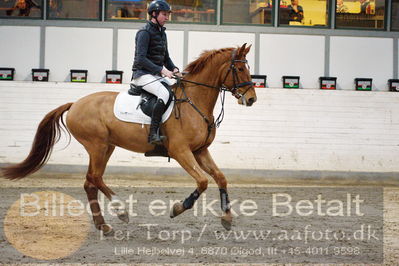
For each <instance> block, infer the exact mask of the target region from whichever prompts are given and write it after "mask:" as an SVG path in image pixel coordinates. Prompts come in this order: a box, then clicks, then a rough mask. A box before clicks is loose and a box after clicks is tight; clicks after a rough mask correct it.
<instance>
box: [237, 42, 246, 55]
mask: <svg viewBox="0 0 399 266" xmlns="http://www.w3.org/2000/svg"><path fill="white" fill-rule="evenodd" d="M246 45H247V43H244V44H243V45H242V46H241V48H240V49H239V50H238V53H237V57H238V58H241V57H242V56H245V54H244V52H245V46H246Z"/></svg>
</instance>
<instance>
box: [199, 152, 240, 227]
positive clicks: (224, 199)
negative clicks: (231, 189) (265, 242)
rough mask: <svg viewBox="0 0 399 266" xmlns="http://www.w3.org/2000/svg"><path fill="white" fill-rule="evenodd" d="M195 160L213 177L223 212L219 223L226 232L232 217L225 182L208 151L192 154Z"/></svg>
mask: <svg viewBox="0 0 399 266" xmlns="http://www.w3.org/2000/svg"><path fill="white" fill-rule="evenodd" d="M194 156H195V159H196V160H197V162H198V164H199V165H200V166H201V168H202V169H203V170H204V171H205V172H207V173H208V174H209V175H210V176H212V177H213V179H214V180H215V182H216V184H217V185H218V187H219V191H220V204H221V208H222V211H223V216H222V217H221V222H222V225H223V227H224V228H225V229H226V230H230V229H231V224H232V222H233V216H232V213H231V211H230V202H229V196H228V194H227V180H226V177H225V176H224V174H223V173H222V171H220V169H219V168H218V167H217V165H216V163H215V162H214V161H213V159H212V156H211V154H210V153H209V151H208V149H203V150H200V151H198V152H197V153H195V154H194Z"/></svg>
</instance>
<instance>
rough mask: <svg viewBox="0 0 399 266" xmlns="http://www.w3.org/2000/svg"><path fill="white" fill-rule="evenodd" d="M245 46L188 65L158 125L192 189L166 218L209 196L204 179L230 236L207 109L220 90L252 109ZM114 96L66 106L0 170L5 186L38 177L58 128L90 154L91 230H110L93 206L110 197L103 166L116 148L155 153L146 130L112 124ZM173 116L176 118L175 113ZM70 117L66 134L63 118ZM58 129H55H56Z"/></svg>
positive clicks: (85, 99)
mask: <svg viewBox="0 0 399 266" xmlns="http://www.w3.org/2000/svg"><path fill="white" fill-rule="evenodd" d="M249 50H250V46H249V47H246V44H244V45H242V46H241V47H239V48H237V49H236V48H224V49H219V50H211V51H205V52H203V53H202V54H201V56H200V57H199V58H198V59H196V60H195V61H193V62H192V63H190V64H189V65H188V66H187V67H186V69H185V71H186V72H187V74H186V75H185V77H184V79H183V80H182V81H181V83H180V86H177V87H176V88H175V96H176V99H175V106H174V108H175V110H174V112H175V111H178V113H179V114H180V115H179V116H176V115H173V114H172V115H171V116H170V118H169V119H168V120H167V121H166V122H165V123H164V124H163V125H162V131H163V133H164V135H165V136H166V137H167V138H166V139H165V140H164V143H163V144H164V147H165V148H166V150H167V152H168V155H169V156H170V157H171V158H173V159H175V160H176V161H177V162H178V163H179V164H180V165H181V166H182V167H183V168H184V169H185V170H186V171H187V173H189V174H190V175H191V176H192V177H193V178H194V179H195V181H196V182H197V189H196V190H195V191H194V192H193V193H192V194H191V195H189V197H187V198H186V199H185V200H184V201H182V202H179V203H176V204H175V205H174V206H173V207H172V210H171V214H170V215H171V217H172V218H173V217H175V216H177V215H179V214H181V213H182V212H184V211H185V210H187V209H190V208H192V206H193V205H194V203H195V201H196V200H197V199H198V197H199V196H200V194H201V193H202V192H204V191H205V190H206V189H207V186H208V178H207V174H209V175H210V176H212V177H213V179H214V180H215V182H216V184H217V185H218V187H219V190H220V197H221V207H222V211H223V215H222V217H221V222H222V225H223V226H224V227H225V228H226V229H227V230H230V228H231V224H232V219H233V217H232V214H231V211H230V204H229V198H228V194H227V181H226V178H225V176H224V175H223V173H222V172H221V171H220V170H219V168H218V167H217V166H216V164H215V162H214V161H213V159H212V157H211V155H210V153H209V151H208V147H209V145H210V144H211V143H212V141H213V140H214V138H215V133H216V129H215V119H214V117H213V109H214V107H215V104H216V101H217V99H218V95H219V92H220V91H222V90H225V91H229V92H231V93H232V94H233V95H234V96H235V97H236V98H238V103H239V104H244V105H246V106H251V105H252V104H253V103H254V102H255V101H256V94H255V90H254V88H253V86H252V82H251V75H250V73H249V69H248V67H247V60H246V55H247V53H248V52H249ZM116 96H117V93H116V92H99V93H94V94H91V95H88V96H86V97H83V98H81V99H80V100H78V101H77V102H75V103H67V104H64V105H62V106H60V107H58V108H56V109H55V110H53V111H51V112H49V113H48V114H47V115H46V116H45V117H44V119H43V120H42V121H41V123H40V124H39V126H38V129H37V132H36V135H35V138H34V142H33V144H32V148H31V151H30V153H29V155H28V156H27V158H26V159H25V160H24V161H22V162H21V163H19V164H16V165H11V166H8V167H5V168H3V175H4V176H5V177H6V178H8V179H20V178H23V177H25V176H27V175H29V174H32V173H33V172H35V171H37V170H39V169H40V168H41V167H42V166H43V165H44V164H45V163H46V162H47V160H48V158H49V156H50V153H51V151H52V148H53V145H54V144H55V143H56V142H57V141H58V140H59V137H60V129H61V124H62V125H63V126H64V127H66V128H67V129H68V130H69V132H70V133H72V135H73V136H74V137H75V138H76V140H77V141H79V142H80V143H81V144H82V145H83V146H84V148H85V149H86V151H87V152H88V154H89V157H90V162H89V167H88V171H87V174H86V181H85V183H84V189H85V191H86V193H87V198H88V200H89V202H90V207H91V211H92V215H93V220H94V224H95V226H96V228H97V229H99V230H102V231H103V233H104V235H105V234H110V233H112V231H113V229H112V227H111V226H110V225H109V224H106V223H105V221H104V217H103V216H102V214H101V210H100V206H99V204H98V201H97V193H98V190H100V191H101V192H103V193H104V194H105V195H106V196H107V198H108V199H109V200H112V199H113V198H114V199H115V198H116V195H115V193H114V192H113V191H112V190H111V189H110V188H109V187H107V186H106V185H105V183H104V182H103V178H102V176H103V174H104V171H105V167H106V164H107V162H108V159H109V158H110V156H111V154H112V152H113V151H114V149H115V146H118V147H122V148H124V149H127V150H130V151H133V152H140V153H145V152H149V151H152V150H154V146H153V145H151V144H148V143H147V135H148V132H149V127H148V126H145V127H142V125H141V124H136V123H127V122H123V121H120V120H118V119H117V118H116V117H115V115H114V113H113V106H114V102H115V98H116ZM176 109H178V110H176ZM67 111H68V114H67V117H66V126H65V124H64V121H63V118H62V116H63V114H64V113H65V112H67ZM60 123H61V124H60ZM115 209H117V214H118V217H119V218H120V219H121V220H123V221H125V222H128V220H129V215H128V213H127V212H126V210H125V209H121V208H119V209H118V206H115Z"/></svg>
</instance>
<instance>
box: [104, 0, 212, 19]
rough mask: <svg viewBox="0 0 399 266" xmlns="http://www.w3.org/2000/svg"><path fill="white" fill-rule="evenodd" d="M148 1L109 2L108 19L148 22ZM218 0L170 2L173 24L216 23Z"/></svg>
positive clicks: (108, 0) (111, 0)
mask: <svg viewBox="0 0 399 266" xmlns="http://www.w3.org/2000/svg"><path fill="white" fill-rule="evenodd" d="M150 2H151V1H148V0H147V1H146V0H107V15H106V17H107V19H119V20H146V19H148V17H147V6H148V4H149V3H150ZM216 2H217V0H169V1H168V3H169V4H170V5H171V6H172V10H173V13H172V14H171V16H170V21H172V22H191V23H215V22H216V12H215V10H216Z"/></svg>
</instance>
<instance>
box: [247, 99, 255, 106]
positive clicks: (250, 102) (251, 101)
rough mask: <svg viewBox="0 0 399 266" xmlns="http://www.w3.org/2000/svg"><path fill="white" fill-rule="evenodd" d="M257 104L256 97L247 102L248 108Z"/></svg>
mask: <svg viewBox="0 0 399 266" xmlns="http://www.w3.org/2000/svg"><path fill="white" fill-rule="evenodd" d="M255 102H256V97H252V98H249V99H248V101H247V106H252V105H253V104H254V103H255Z"/></svg>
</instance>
